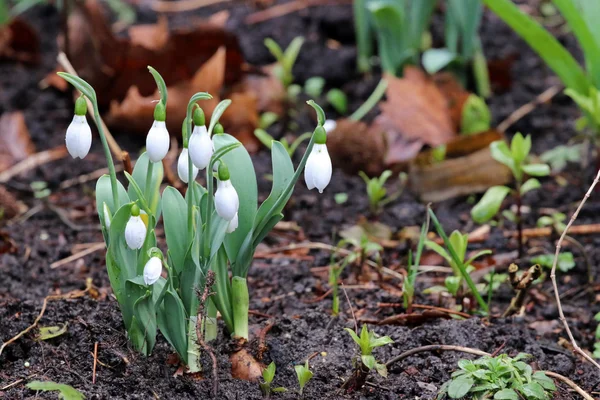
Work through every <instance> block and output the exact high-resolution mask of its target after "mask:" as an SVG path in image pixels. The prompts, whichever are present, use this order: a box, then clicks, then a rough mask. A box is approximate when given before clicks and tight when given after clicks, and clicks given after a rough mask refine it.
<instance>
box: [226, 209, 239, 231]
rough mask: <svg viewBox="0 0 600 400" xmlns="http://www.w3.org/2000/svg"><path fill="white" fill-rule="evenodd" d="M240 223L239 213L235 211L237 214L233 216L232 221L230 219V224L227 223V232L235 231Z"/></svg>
mask: <svg viewBox="0 0 600 400" xmlns="http://www.w3.org/2000/svg"><path fill="white" fill-rule="evenodd" d="M238 225H239V218H238V213H235V215H234V216H233V219H232V220H231V221H229V225H227V233H232V232H233V231H235V230H236V229H237V227H238Z"/></svg>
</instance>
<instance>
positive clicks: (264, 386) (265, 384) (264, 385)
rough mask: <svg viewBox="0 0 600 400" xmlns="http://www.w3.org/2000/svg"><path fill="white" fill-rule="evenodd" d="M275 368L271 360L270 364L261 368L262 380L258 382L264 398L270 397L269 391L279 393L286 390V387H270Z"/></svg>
mask: <svg viewBox="0 0 600 400" xmlns="http://www.w3.org/2000/svg"><path fill="white" fill-rule="evenodd" d="M275 369H276V367H275V362H273V361H272V362H271V364H269V366H268V367H267V368H265V369H264V370H263V373H262V378H263V381H262V382H259V383H258V385H259V387H260V391H261V392H262V394H263V397H264V398H266V399H268V398H270V397H271V393H281V392H285V391H287V389H286V388H284V387H271V383H272V382H273V379H274V378H275Z"/></svg>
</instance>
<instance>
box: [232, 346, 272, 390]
mask: <svg viewBox="0 0 600 400" xmlns="http://www.w3.org/2000/svg"><path fill="white" fill-rule="evenodd" d="M229 361H230V362H231V376H232V377H234V378H236V379H242V380H245V381H250V382H256V381H258V380H259V379H260V377H261V376H262V370H263V368H264V366H263V365H262V364H261V363H260V362H258V361H257V360H256V359H255V358H254V356H252V354H250V353H249V352H248V350H246V349H241V350H239V351H237V352H235V353H233V354H232V355H231V357H229Z"/></svg>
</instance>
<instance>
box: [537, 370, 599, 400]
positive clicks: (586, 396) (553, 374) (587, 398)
mask: <svg viewBox="0 0 600 400" xmlns="http://www.w3.org/2000/svg"><path fill="white" fill-rule="evenodd" d="M544 373H545V374H546V375H548V376H551V377H552V378H555V379H559V380H561V381H563V382H564V383H566V384H567V385H569V386H571V388H573V390H575V391H576V392H577V393H579V394H580V395H581V397H583V398H584V399H585V400H594V398H593V397H592V396H590V395H589V394H587V393H586V392H585V390H583V389H582V388H580V387H579V386H577V384H576V383H575V382H573V381H572V380H570V379H569V378H567V377H566V376H562V375H560V374H557V373H556V372H552V371H544Z"/></svg>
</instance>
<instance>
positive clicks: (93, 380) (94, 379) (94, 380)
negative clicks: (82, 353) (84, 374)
mask: <svg viewBox="0 0 600 400" xmlns="http://www.w3.org/2000/svg"><path fill="white" fill-rule="evenodd" d="M96 364H98V342H96V343H94V367H93V369H92V385H95V384H96Z"/></svg>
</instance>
